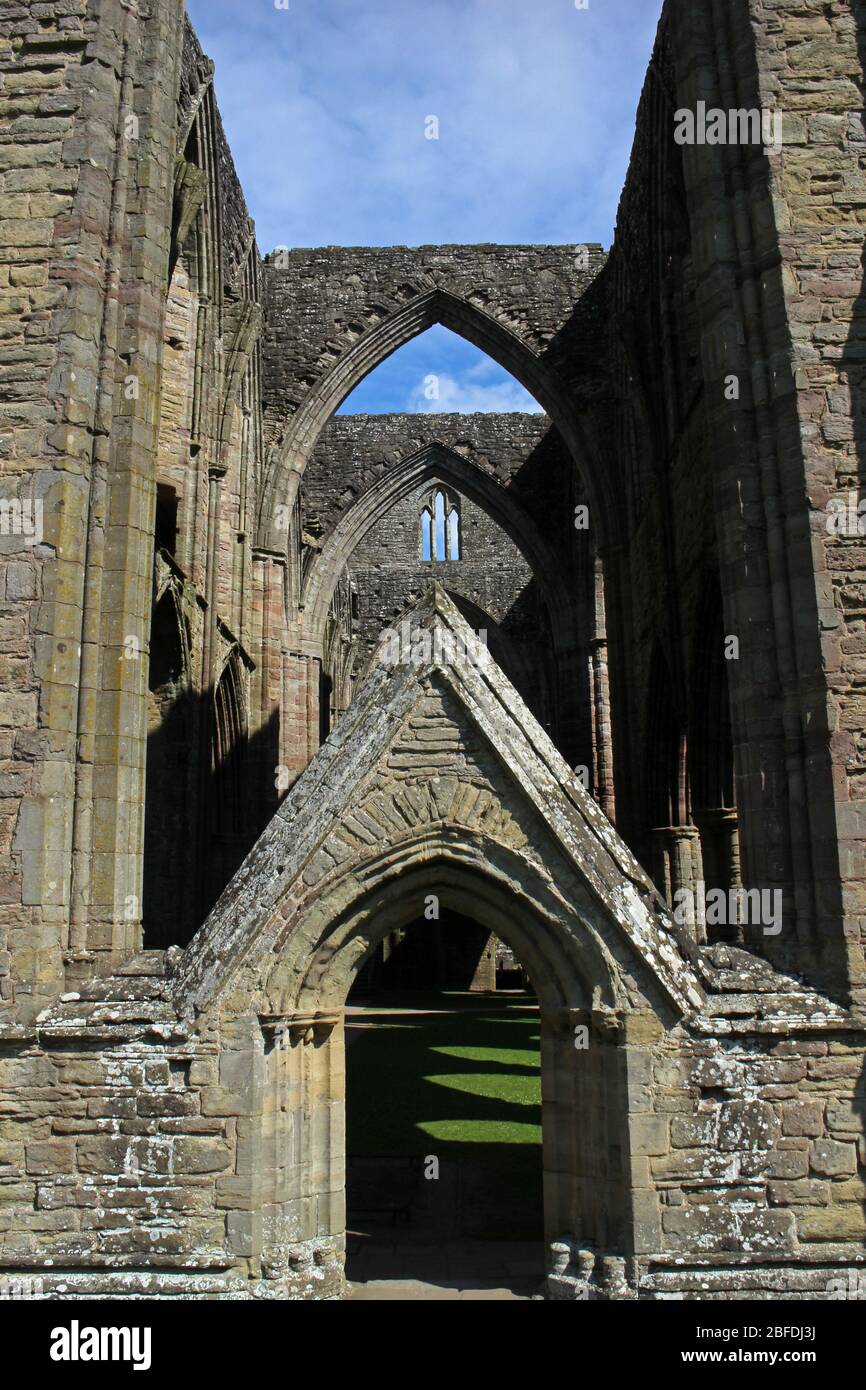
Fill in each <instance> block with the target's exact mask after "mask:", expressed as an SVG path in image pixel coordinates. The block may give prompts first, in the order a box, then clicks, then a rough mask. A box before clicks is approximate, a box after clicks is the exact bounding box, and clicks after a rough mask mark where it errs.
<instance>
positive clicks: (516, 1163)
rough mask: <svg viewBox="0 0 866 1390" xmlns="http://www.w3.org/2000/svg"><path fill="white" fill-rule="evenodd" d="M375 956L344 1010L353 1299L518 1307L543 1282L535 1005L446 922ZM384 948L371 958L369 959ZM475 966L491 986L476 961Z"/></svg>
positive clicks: (488, 940)
mask: <svg viewBox="0 0 866 1390" xmlns="http://www.w3.org/2000/svg"><path fill="white" fill-rule="evenodd" d="M392 936H393V937H394V938H395V940H393V941H386V943H380V947H379V948H377V951H376V952H375V953H374V955H373V957H372V958H371V960H369V961H368V962H367V964H366V966H365V967H364V969H363V970H362V971H361V972H360V974H359V976H358V978H357V980H356V982H355V985H354V987H353V989H352V991H351V993H350V995H349V1000H348V1002H347V1009H346V1049H347V1051H346V1083H347V1098H346V1153H347V1276H348V1279H349V1281H350V1286H351V1290H352V1297H360V1298H394V1299H398V1298H403V1297H429V1298H450V1297H455V1298H456V1297H464V1296H465V1297H473V1298H485V1297H489V1298H514V1297H523V1298H529V1297H532V1296H533V1295H534V1294H535V1293H536V1292H537V1291H538V1290H539V1289H540V1286H541V1283H542V1280H543V1276H544V1267H543V1264H544V1255H543V1251H544V1245H543V1234H544V1232H543V1201H542V1151H541V1063H540V1054H539V1033H540V1021H539V1014H538V1005H537V1001H536V999H535V996H534V995H533V994H532V993H531V991H529V990H527V989H524V988H520V987H519V983H520V981H521V978H522V977H521V975H520V974H519V973H518V972H516V971H515V972H513V973H511V974H509V975H507V976H506V977H505V978H506V979H507V980H508V982H509V983H514V982H516V983H517V984H518V987H517V988H513V989H505V990H500V991H499V992H494V990H493V989H492V988H491V989H487V990H483V989H479V988H478V987H477V982H476V984H475V987H474V988H473V981H477V973H478V969H479V961H481V962H484V970H485V973H489V977H490V979H491V981H495V968H496V951H495V939H494V938H492V937H490V935H489V933H488V932H487V931H486V930H485V929H484V928H482V927H481V926H480V925H479V924H478V923H477V922H474V921H473V920H472V919H470V918H466V917H462V916H460V915H459V914H456V913H448V914H446V913H444V912H443V914H442V916H441V918H440V920H439V921H427V920H422V921H420V922H417V923H415V924H413V925H412V926H411V927H409V928H408V929H406V930H405V931H402V932H399V933H393V934H392ZM383 944H384V946H385V949H384V950H383V949H382V945H383ZM486 953H489V966H490V969H489V972H488V969H487V963H486V962H487V955H486Z"/></svg>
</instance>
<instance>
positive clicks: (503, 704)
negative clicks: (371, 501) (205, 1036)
mask: <svg viewBox="0 0 866 1390" xmlns="http://www.w3.org/2000/svg"><path fill="white" fill-rule="evenodd" d="M401 627H402V628H403V631H402V632H401V633H399V634H395V633H388V632H386V633H385V634H383V637H382V640H381V641H380V644H379V647H378V649H377V656H376V660H375V661H374V664H373V666H372V667H371V671H370V675H369V676H368V677H367V679H366V681H365V682H364V684H363V686H362V687H361V689H360V691H359V692H358V694H357V696H356V698H355V699H354V700H353V702H352V704H351V705H350V706H349V709H348V711H347V712H346V713H345V714H344V715H343V717H342V719H341V720H340V722H339V724H338V725H337V727H336V728H335V730H334V731H333V733H332V734H331V735H330V737H329V738H328V740H327V741H326V743H325V744H324V745H323V746H322V748H321V749H320V750H319V752H318V753H317V755H316V757H315V758H314V759H313V761H312V762H311V763H310V765H309V767H308V768H307V769H306V770H305V771H304V773H302V775H301V777H300V778H299V779H298V781H297V782H296V783H295V785H294V786H293V787H292V789H291V791H290V792H289V794H288V796H287V797H286V799H285V800H284V801H283V803H282V805H281V806H280V808H279V810H278V811H277V812H276V814H275V815H274V817H273V818H272V820H271V821H270V822H269V824H268V825H267V826H266V828H265V830H264V831H263V833H262V835H261V836H260V837H259V839H258V841H257V842H256V844H255V845H254V847H253V849H252V850H251V851H250V853H249V855H248V856H247V858H246V859H245V860H244V863H243V864H242V865H241V867H240V869H239V870H238V872H237V873H236V874H235V876H234V878H233V879H232V880H231V882H230V883H229V885H228V886H227V888H226V889H225V891H224V892H223V894H222V895H221V897H220V898H219V900H218V902H217V903H216V905H215V907H214V908H213V910H212V912H211V913H210V915H209V917H208V918H207V920H206V921H205V923H204V924H203V925H202V927H201V928H200V929H199V931H198V932H197V933H196V935H195V937H194V938H193V940H192V941H191V942H190V944H189V946H188V947H187V949H186V951H185V952H184V954H183V957H182V959H181V960H180V961H179V963H178V966H177V970H176V973H175V976H174V990H173V992H174V994H175V1002H176V1004H177V1007H178V1008H179V1009H180V1010H181V1011H182V1012H184V1013H187V1014H189V1013H190V1012H192V1011H202V1010H204V1009H206V1008H207V1007H209V1006H210V1005H211V1004H212V1003H213V1002H214V1000H215V999H216V998H217V997H218V995H219V994H220V993H221V992H222V990H223V988H224V987H225V986H226V985H227V984H228V982H229V980H230V979H231V977H232V976H233V975H234V974H235V973H236V972H237V970H238V969H239V968H240V967H241V966H242V965H244V964H249V963H251V961H254V960H255V958H256V957H257V956H258V955H259V954H263V953H264V950H265V949H267V946H266V943H265V941H264V940H263V931H264V927H265V924H266V923H267V921H268V919H269V918H270V917H271V916H272V915H273V913H274V910H275V909H276V908H277V906H278V904H279V902H280V899H281V898H282V897H283V896H284V894H285V893H286V892H287V890H288V889H289V888H290V887H291V885H292V884H293V883H294V882H295V881H296V880H297V879H298V878H299V877H300V875H301V874H302V873H303V869H304V866H305V864H306V863H307V862H308V860H309V859H310V857H311V856H312V855H313V854H314V853H315V852H316V850H317V849H318V848H319V846H320V845H321V844H322V842H323V841H324V839H325V838H326V837H327V835H328V833H329V831H330V829H331V828H332V826H333V824H334V823H335V822H338V821H339V820H340V818H341V816H342V813H343V811H344V810H345V808H346V806H347V805H348V804H349V803H350V802H351V798H352V795H353V793H354V791H355V789H356V788H357V786H358V785H359V783H360V782H361V781H362V780H363V779H364V778H365V776H366V775H367V774H368V773H369V772H370V770H371V768H373V767H374V766H375V765H376V763H377V762H378V761H379V759H380V758H381V757H382V756H383V754H384V753H385V752H386V750H387V748H388V746H389V744H390V743H391V742H392V741H393V739H394V738H395V737H396V735H397V734H398V733H399V731H400V729H401V727H402V726H403V724H404V722H405V720H406V719H407V718H408V717H409V714H410V713H411V710H412V708H413V706H414V705H415V703H416V702H417V699H418V695H419V691H420V688H421V685H422V683H423V682H424V681H425V680H427V679H428V678H429V677H430V676H434V675H435V676H436V678H437V680H438V681H440V682H442V683H443V684H444V685H445V686H446V687H447V688H448V690H449V691H450V692H451V694H452V695H453V696H454V697H455V698H456V699H457V701H458V702H459V704H460V705H461V707H462V708H463V709H464V710H465V712H466V714H467V716H468V718H469V719H470V721H471V723H472V724H473V725H474V726H475V727H476V728H477V729H478V730H479V732H480V733H481V734H482V736H483V738H484V740H485V742H486V743H487V744H488V745H489V747H490V749H491V750H492V752H493V753H494V755H495V756H496V758H497V760H498V762H499V763H500V764H501V765H502V767H503V769H504V771H505V773H506V775H508V776H509V777H510V779H511V780H512V781H513V782H514V783H515V784H516V785H517V786H518V787H519V790H520V792H521V794H522V796H523V798H524V799H525V800H527V801H528V802H529V803H530V804H531V805H532V807H533V808H534V810H535V812H536V814H537V815H538V816H539V818H540V819H541V820H542V821H543V823H544V824H545V826H546V827H547V829H548V831H549V833H550V835H551V836H552V838H553V839H554V841H555V843H556V844H557V845H558V847H559V849H560V851H561V852H562V853H563V854H564V855H565V856H566V858H567V859H568V860H569V862H570V863H571V864H572V865H573V867H574V868H575V870H576V871H577V873H578V874H579V875H580V876H581V877H582V878H583V880H584V881H585V883H586V884H587V886H588V888H589V889H590V891H591V893H592V894H593V896H594V897H595V898H596V900H597V901H598V902H599V904H600V905H601V907H602V909H603V910H604V913H605V915H606V917H607V918H608V919H609V920H610V921H611V922H612V923H613V924H615V926H616V927H617V928H618V930H619V932H620V934H621V936H622V938H623V940H624V941H625V943H626V944H627V945H628V946H629V947H630V948H631V950H632V952H633V953H634V954H635V955H636V956H637V957H638V958H639V959H640V960H642V961H643V963H644V964H645V966H646V967H647V969H648V970H649V972H650V973H651V975H652V976H653V977H654V978H655V980H656V981H657V983H658V985H659V987H660V988H661V990H662V991H663V993H664V995H665V996H666V997H667V999H668V1000H669V1001H670V1003H671V1004H672V1005H673V1007H674V1009H675V1010H676V1012H677V1013H678V1014H680V1015H691V1014H694V1013H696V1012H700V1011H701V1008H702V1005H703V1002H704V991H703V988H702V986H701V984H700V981H699V977H698V973H697V971H696V969H695V968H694V965H693V961H694V960H695V959H696V948H695V947H694V945H693V943H691V941H690V939H689V938H687V937H686V936H685V933H683V932H682V931H680V930H678V929H677V928H676V926H675V925H674V923H673V921H672V919H671V917H670V915H669V913H667V912H666V911H665V910H663V909H662V907H661V906H660V899H659V897H658V894H657V892H656V889H655V886H654V885H653V883H652V882H651V880H650V879H649V878H648V876H647V875H646V874H645V873H644V871H643V869H641V867H640V865H639V864H638V862H637V860H636V859H635V857H634V855H633V854H632V853H631V851H630V850H629V849H628V848H627V846H626V845H625V844H624V843H623V841H622V840H621V839H620V838H619V836H618V835H617V833H616V831H615V830H614V828H613V826H612V825H611V824H610V822H609V821H608V820H607V818H606V817H605V816H604V814H603V812H602V811H601V810H600V808H599V807H598V806H597V804H596V803H595V801H594V800H593V798H592V797H591V796H590V795H589V793H588V792H587V791H585V789H584V788H583V787H582V786H581V784H580V782H579V781H578V779H577V777H576V775H575V774H574V772H573V771H572V770H571V768H570V767H569V766H568V764H567V763H566V762H565V760H564V758H562V756H561V755H560V753H559V752H558V751H557V749H556V748H555V747H554V745H553V743H552V741H551V740H550V738H549V736H548V735H547V733H546V732H545V731H544V729H542V728H541V726H540V724H539V723H538V722H537V721H536V719H535V718H534V716H533V715H532V714H531V713H530V711H529V709H528V708H527V707H526V705H525V704H524V702H523V700H522V699H521V698H520V696H519V695H518V694H517V692H516V691H515V690H514V687H513V686H512V685H511V684H510V682H509V681H508V679H507V677H506V676H505V675H504V674H503V673H502V671H501V670H500V669H499V667H498V666H497V665H496V663H495V662H494V661H493V658H492V657H491V656H490V655H489V653H488V652H487V650H486V648H484V647H483V646H482V645H481V644H480V643H478V642H477V640H476V639H475V635H474V634H473V632H472V629H471V628H470V627H469V625H468V624H467V623H466V622H465V620H464V619H463V617H462V616H461V614H460V613H459V611H458V610H457V608H456V607H455V605H454V604H453V602H452V601H451V599H450V598H449V597H448V595H447V594H446V593H445V591H444V590H443V589H442V587H441V586H440V585H439V584H438V583H437V582H435V581H434V582H433V583H432V584H431V586H430V588H429V590H428V591H427V593H425V594H424V595H423V596H422V598H421V599H420V600H419V602H418V603H417V604H416V606H415V607H414V608H413V609H412V610H410V612H409V614H408V615H406V616H405V617H404V619H403V622H402V624H401ZM407 630H408V632H409V633H410V634H411V640H412V647H411V650H409V651H403V652H402V658H403V659H399V660H397V661H396V662H390V661H389V658H390V657H391V656H393V653H394V646H393V644H394V641H395V638H396V639H397V640H398V641H399V640H400V639H401V638H404V637H405V635H406V631H407ZM425 634H426V635H425ZM389 644H390V645H389Z"/></svg>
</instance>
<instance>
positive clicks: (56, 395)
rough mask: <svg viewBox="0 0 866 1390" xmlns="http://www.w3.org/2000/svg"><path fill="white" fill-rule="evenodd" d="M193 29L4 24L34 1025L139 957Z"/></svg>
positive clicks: (62, 18)
mask: <svg viewBox="0 0 866 1390" xmlns="http://www.w3.org/2000/svg"><path fill="white" fill-rule="evenodd" d="M180 21H181V12H180V6H179V5H164V6H161V7H158V9H157V10H156V11H155V12H154V13H153V14H152V15H150V16H149V17H148V18H147V19H145V18H139V17H137V16H133V15H132V14H131V12H130V11H129V9H128V8H125V7H124V6H122V5H121V4H119V3H115V0H106V3H104V4H101V5H99V6H97V7H94V6H93V5H85V4H83V3H82V4H77V3H74V2H73V3H70V4H65V5H63V6H58V7H56V8H55V9H52V8H51V7H49V8H48V9H46V7H45V6H40V5H31V4H22V5H17V6H15V7H13V8H12V9H9V8H8V7H7V10H6V11H5V12H4V15H3V17H2V21H0V23H2V38H0V64H2V101H3V128H2V133H0V167H2V180H3V192H2V198H3V207H4V220H3V223H2V226H3V235H2V236H0V242H2V244H3V246H4V260H3V264H4V271H3V275H4V277H5V278H4V287H2V288H0V294H2V296H3V300H4V307H5V308H6V310H7V314H6V318H5V320H4V322H5V323H6V325H7V328H6V333H5V338H4V345H3V349H2V350H3V351H4V353H6V355H7V359H8V360H7V364H6V366H5V367H4V371H5V378H6V379H5V381H4V401H3V405H2V411H3V427H2V428H3V440H4V479H3V487H4V492H6V493H8V494H10V495H13V496H14V497H15V498H16V499H18V500H22V501H26V502H27V503H28V505H29V504H31V503H32V505H33V506H34V507H35V506H37V505H39V506H41V508H42V511H41V526H42V531H41V537H40V538H41V540H42V542H43V543H44V544H41V545H30V544H26V545H25V546H24V547H22V545H21V543H20V538H19V539H17V540H16V538H15V537H7V538H4V539H3V552H4V556H3V557H4V561H5V562H6V563H7V564H8V569H6V571H5V572H6V580H5V591H4V593H5V601H6V607H5V609H4V617H3V621H4V623H5V624H6V625H7V628H8V637H9V646H8V648H7V653H8V658H9V659H10V663H11V664H10V665H9V667H8V668H7V671H6V673H5V674H6V676H7V677H8V678H9V680H10V693H9V696H8V699H9V701H11V703H10V704H9V708H8V711H7V714H8V719H7V722H6V725H5V738H6V745H5V748H4V754H3V755H4V758H5V759H6V762H5V772H4V777H5V778H6V782H7V786H6V794H5V799H4V811H5V820H4V825H5V831H6V841H5V847H4V851H3V852H4V853H5V855H6V856H7V857H6V861H5V869H4V884H5V888H4V894H3V896H4V901H5V904H6V912H5V914H4V916H5V921H4V926H3V931H4V932H6V933H8V935H9V940H8V941H7V942H6V945H7V946H8V947H9V949H10V955H7V956H4V957H3V961H4V962H5V965H4V967H3V968H4V971H5V973H4V976H3V979H4V982H5V983H4V998H5V1001H6V1004H7V1006H8V1005H13V1006H14V1010H15V1013H16V1014H17V1015H18V1016H19V1017H20V1016H22V1015H26V1014H29V1013H33V1012H35V1011H36V1010H38V1008H39V1007H41V1006H42V1005H43V1004H44V1003H45V1001H46V999H47V998H50V997H51V996H52V995H53V994H55V993H56V992H58V991H59V990H60V989H62V988H63V977H64V968H65V969H66V970H68V971H70V972H71V973H72V974H73V975H74V974H75V972H76V970H78V969H80V968H84V967H86V965H87V962H88V961H89V960H91V959H92V953H93V952H97V953H99V952H107V951H111V950H119V951H121V952H122V951H123V950H129V949H132V948H133V946H134V945H135V916H136V913H135V911H134V910H133V911H131V912H130V914H129V920H128V919H127V917H126V916H125V915H124V905H125V903H126V901H127V899H128V897H129V896H130V895H132V896H133V897H134V896H135V895H136V893H137V892H138V891H139V890H138V887H137V880H138V878H139V874H140V856H141V806H142V800H143V753H144V744H143V727H142V723H141V713H142V712H143V691H142V689H141V673H142V665H143V664H142V661H141V659H140V657H141V654H142V653H143V651H144V650H145V649H146V638H147V618H146V610H147V606H148V601H149V587H150V564H151V558H150V556H149V555H148V554H147V542H148V540H149V538H150V534H151V528H152V516H151V511H152V491H151V487H152V483H151V479H152V448H153V428H154V420H155V412H156V401H157V397H158V383H157V373H158V366H159V342H158V327H157V326H158V325H159V324H160V323H161V317H162V301H163V298H164V294H165V266H166V264H167V258H168V238H169V228H170V183H171V177H172V166H173V160H174V135H175V119H174V100H175V91H174V88H175V82H176V60H177V54H178V53H179V51H180V47H181V42H180V39H181V30H180ZM85 562H86V572H85ZM118 573H120V574H122V576H123V582H122V583H121V584H116V583H114V578H115V577H116V575H117V574H118ZM127 639H129V640H128V641H127ZM125 652H126V653H127V654H129V655H130V657H131V658H132V659H130V660H128V661H125V660H124V659H123V658H124V653H125ZM136 658H138V659H136ZM121 745H122V747H123V752H122V754H121ZM121 802H122V803H123V804H124V805H125V808H126V809H125V810H124V811H123V812H122V813H121V812H119V810H118V807H119V804H120V803H121Z"/></svg>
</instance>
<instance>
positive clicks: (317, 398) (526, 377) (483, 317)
mask: <svg viewBox="0 0 866 1390" xmlns="http://www.w3.org/2000/svg"><path fill="white" fill-rule="evenodd" d="M408 293H409V297H408V299H406V301H405V302H404V303H403V304H401V305H400V306H399V307H397V308H395V309H392V310H391V311H390V312H387V311H386V312H385V313H384V314H383V313H382V312H379V313H377V314H376V315H375V317H376V318H377V319H378V322H376V323H375V326H373V327H371V328H370V329H368V331H367V332H366V333H362V334H361V335H360V336H359V337H356V339H355V341H349V343H348V345H347V346H346V348H345V350H344V351H342V352H340V353H339V355H338V356H337V360H336V361H334V362H333V364H332V365H331V366H330V367H329V368H327V369H326V370H325V371H324V372H323V374H322V375H321V376H320V377H319V378H318V380H317V381H316V382H315V383H314V384H313V385H312V386H311V388H310V390H309V392H308V394H307V395H306V397H305V398H304V400H303V402H302V403H301V404H300V405H299V406H298V408H297V410H296V411H295V412H294V414H293V415H292V417H291V419H290V420H289V423H288V425H287V426H286V429H285V432H284V434H283V435H282V437H281V439H280V440H279V441H278V442H277V443H276V444H275V445H274V447H273V448H272V450H271V455H270V458H269V461H268V466H267V471H266V477H265V480H264V486H263V490H262V500H261V506H260V509H259V525H258V544H259V545H260V546H262V547H263V548H265V549H270V550H279V549H280V547H281V544H284V542H285V529H284V526H283V527H282V529H281V520H280V519H281V518H285V517H287V516H290V515H291V512H292V508H293V506H294V503H295V499H296V497H297V494H298V488H299V486H300V481H301V478H302V477H303V474H304V470H305V468H306V465H307V461H308V460H309V458H310V457H311V455H312V453H313V450H314V448H315V446H316V442H317V440H318V438H319V435H320V434H321V432H322V430H323V428H324V426H325V424H326V423H327V421H328V420H329V419H330V417H331V416H332V415H333V414H334V412H335V411H336V410H337V409H338V408H339V406H340V405H341V404H342V402H343V401H344V400H345V399H346V397H347V396H348V395H349V394H350V392H351V391H353V390H354V389H355V387H356V386H357V385H358V384H359V382H361V381H362V380H363V379H364V377H365V376H367V375H369V373H370V372H371V371H373V370H374V369H375V368H376V367H377V366H378V365H379V364H380V363H381V362H383V361H384V360H385V358H386V357H389V356H390V355H391V353H393V352H396V351H397V349H398V348H400V347H402V346H403V345H404V344H405V343H408V342H410V341H411V339H412V338H415V337H417V336H418V335H419V334H420V333H423V332H425V331H426V330H427V329H428V328H432V327H433V326H434V324H441V325H442V326H443V327H444V328H449V329H450V330H451V331H452V332H453V333H456V334H458V335H459V336H460V337H462V338H465V339H467V341H469V342H471V343H473V344H474V345H475V346H476V347H478V348H480V349H481V351H482V352H485V353H486V354H487V355H488V356H489V357H492V358H493V359H494V361H496V362H498V363H499V364H500V366H501V367H503V368H504V369H505V370H506V371H507V372H510V373H511V375H512V376H513V377H515V378H516V380H517V381H519V382H520V384H521V385H522V386H524V387H525V388H526V390H527V391H529V393H530V395H532V396H534V397H535V399H536V400H537V401H538V402H539V404H540V405H541V406H542V408H543V409H544V410H545V411H546V412H547V414H548V415H549V416H550V418H551V420H552V421H553V423H554V424H555V425H556V427H557V428H558V430H559V432H560V433H561V435H562V437H563V439H564V441H565V443H566V446H567V447H568V449H569V451H570V452H571V455H572V458H573V459H574V462H575V466H576V467H577V468H578V469H579V471H580V473H581V476H582V477H583V479H584V483H585V486H586V489H587V493H588V495H589V497H590V502H591V505H592V507H593V511H594V515H595V517H596V518H597V523H598V529H599V534H600V535H603V536H605V537H606V538H608V539H610V538H612V537H613V536H614V535H615V534H616V530H617V525H618V522H617V513H616V505H615V496H614V493H615V488H614V486H613V480H612V479H610V478H608V477H607V476H606V474H605V473H604V471H603V470H592V469H591V468H589V466H588V460H589V458H590V457H591V452H590V449H589V447H588V444H587V441H586V439H585V438H584V433H583V427H582V424H581V421H580V419H579V417H578V415H577V413H576V411H575V410H574V409H573V407H572V404H571V400H570V393H569V391H568V388H567V386H566V384H565V383H564V382H563V381H561V380H560V379H559V377H558V374H557V372H556V371H555V369H554V368H553V367H552V366H551V365H549V364H548V363H546V362H545V361H544V360H543V358H542V357H541V356H540V355H539V353H537V352H536V351H535V350H534V349H533V348H532V347H531V346H530V345H529V344H528V343H527V342H526V341H524V340H523V339H522V338H521V337H520V336H519V335H518V334H517V333H516V332H515V331H514V329H513V328H511V327H509V326H506V325H505V324H503V323H501V322H500V321H499V320H498V319H496V318H494V317H493V315H491V314H489V313H487V312H486V311H485V310H484V309H483V308H481V307H480V306H479V305H478V304H475V303H472V302H471V300H469V299H465V298H462V297H461V296H458V295H455V294H452V293H451V292H449V291H448V290H446V289H443V288H435V289H429V290H426V291H424V292H422V293H417V292H414V291H412V290H411V289H410V290H409V292H408Z"/></svg>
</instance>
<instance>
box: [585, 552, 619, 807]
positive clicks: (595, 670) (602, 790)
mask: <svg viewBox="0 0 866 1390" xmlns="http://www.w3.org/2000/svg"><path fill="white" fill-rule="evenodd" d="M590 669H591V677H592V705H593V719H592V724H593V756H594V759H595V767H594V769H593V772H594V779H593V780H594V785H595V796H596V800H597V801H598V804H599V806H600V807H601V809H602V810H603V811H604V814H605V815H606V816H607V818H608V820H610V821H614V820H615V819H616V797H615V795H614V788H613V740H612V736H611V720H610V676H609V673H608V660H607V621H606V618H605V607H604V571H603V569H602V564H601V560H599V559H598V558H597V557H596V562H595V638H594V640H593V641H592V642H591V643H590Z"/></svg>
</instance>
